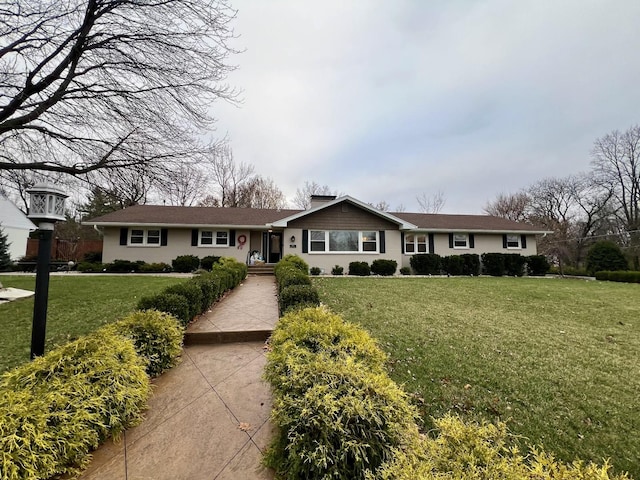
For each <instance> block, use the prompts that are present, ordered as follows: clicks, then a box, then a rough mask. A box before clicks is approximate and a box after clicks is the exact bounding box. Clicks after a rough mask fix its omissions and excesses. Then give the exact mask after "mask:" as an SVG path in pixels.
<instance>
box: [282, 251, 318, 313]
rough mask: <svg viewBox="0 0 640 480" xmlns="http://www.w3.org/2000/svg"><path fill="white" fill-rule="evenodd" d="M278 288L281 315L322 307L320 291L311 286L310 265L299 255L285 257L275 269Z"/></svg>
mask: <svg viewBox="0 0 640 480" xmlns="http://www.w3.org/2000/svg"><path fill="white" fill-rule="evenodd" d="M273 273H274V275H275V277H276V284H277V286H278V305H279V307H280V315H283V314H284V313H286V312H287V311H289V310H292V309H300V308H304V307H313V306H318V305H320V296H319V294H318V290H317V289H316V288H315V287H314V286H313V285H312V284H311V279H310V278H309V265H307V263H306V262H305V261H304V260H303V259H302V258H300V257H298V256H297V255H291V254H289V255H285V256H284V257H283V258H282V260H280V261H279V262H278V263H277V264H276V266H275V267H274V268H273Z"/></svg>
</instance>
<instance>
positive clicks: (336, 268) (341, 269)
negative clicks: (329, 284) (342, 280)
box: [331, 265, 344, 275]
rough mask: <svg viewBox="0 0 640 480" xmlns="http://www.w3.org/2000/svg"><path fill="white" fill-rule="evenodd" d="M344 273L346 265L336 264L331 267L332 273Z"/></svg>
mask: <svg viewBox="0 0 640 480" xmlns="http://www.w3.org/2000/svg"><path fill="white" fill-rule="evenodd" d="M343 273H344V267H341V266H340V265H335V266H334V267H333V268H332V269H331V275H342V274H343Z"/></svg>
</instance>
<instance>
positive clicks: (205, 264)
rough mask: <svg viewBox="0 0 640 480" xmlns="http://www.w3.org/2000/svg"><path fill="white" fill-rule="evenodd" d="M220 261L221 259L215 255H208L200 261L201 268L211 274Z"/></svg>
mask: <svg viewBox="0 0 640 480" xmlns="http://www.w3.org/2000/svg"><path fill="white" fill-rule="evenodd" d="M219 260H220V257H216V256H215V255H208V256H206V257H203V258H202V259H201V260H200V267H201V268H203V269H204V270H207V271H209V272H210V271H211V269H212V268H213V265H214V264H215V263H217V262H218V261H219Z"/></svg>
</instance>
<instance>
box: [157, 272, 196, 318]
mask: <svg viewBox="0 0 640 480" xmlns="http://www.w3.org/2000/svg"><path fill="white" fill-rule="evenodd" d="M162 293H165V294H174V295H182V296H183V297H184V298H186V300H187V305H189V321H191V320H192V319H193V318H195V317H197V316H198V315H200V314H201V313H202V290H201V289H200V287H199V286H198V285H197V284H196V283H195V282H193V281H192V280H189V281H187V282H183V283H176V284H175V285H170V286H168V287H166V288H165V289H164V290H163V291H162Z"/></svg>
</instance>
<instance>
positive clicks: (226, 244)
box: [198, 228, 231, 248]
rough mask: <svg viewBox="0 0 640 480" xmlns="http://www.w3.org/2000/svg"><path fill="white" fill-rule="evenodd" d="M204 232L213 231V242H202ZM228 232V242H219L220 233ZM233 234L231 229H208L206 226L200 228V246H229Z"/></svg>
mask: <svg viewBox="0 0 640 480" xmlns="http://www.w3.org/2000/svg"><path fill="white" fill-rule="evenodd" d="M203 232H211V242H212V243H202V233H203ZM219 233H226V234H227V243H224V244H221V243H217V240H218V234H219ZM230 237H231V234H230V233H229V230H208V229H205V228H202V229H198V247H199V248H227V247H228V246H229V238H230Z"/></svg>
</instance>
